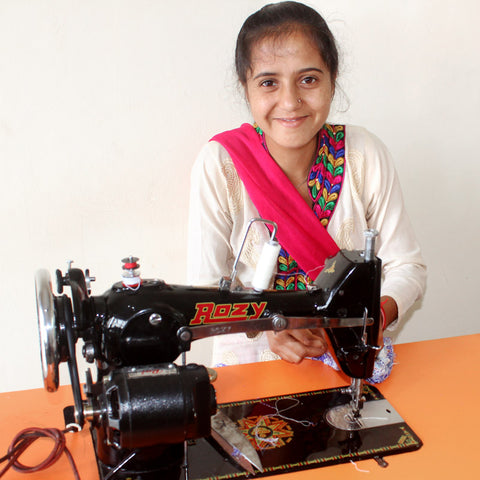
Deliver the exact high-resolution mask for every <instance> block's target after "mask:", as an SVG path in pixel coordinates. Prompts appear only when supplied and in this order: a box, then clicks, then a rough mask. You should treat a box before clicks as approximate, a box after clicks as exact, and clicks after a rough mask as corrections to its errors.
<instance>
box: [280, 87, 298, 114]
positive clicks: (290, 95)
mask: <svg viewBox="0 0 480 480" xmlns="http://www.w3.org/2000/svg"><path fill="white" fill-rule="evenodd" d="M299 98H300V93H299V92H298V88H297V87H296V86H295V85H283V86H282V88H281V89H280V98H279V103H280V105H281V106H282V107H283V108H286V109H289V110H296V109H297V108H298V107H299V106H300V103H301V101H299Z"/></svg>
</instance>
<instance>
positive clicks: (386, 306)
mask: <svg viewBox="0 0 480 480" xmlns="http://www.w3.org/2000/svg"><path fill="white" fill-rule="evenodd" d="M380 304H381V306H382V314H381V317H380V322H381V323H383V322H385V328H387V327H388V326H389V325H390V324H391V323H392V322H394V321H395V320H396V319H397V317H398V306H397V302H396V301H395V300H394V299H393V298H392V297H388V296H386V295H385V296H383V297H381V298H380ZM384 316H385V318H384ZM383 331H384V325H382V324H381V325H380V329H379V331H378V345H380V347H383Z"/></svg>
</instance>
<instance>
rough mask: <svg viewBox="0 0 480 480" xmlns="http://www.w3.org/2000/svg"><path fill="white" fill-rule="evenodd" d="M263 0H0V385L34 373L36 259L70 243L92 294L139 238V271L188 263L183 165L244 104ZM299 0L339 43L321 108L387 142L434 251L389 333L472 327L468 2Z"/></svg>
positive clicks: (479, 267)
mask: <svg viewBox="0 0 480 480" xmlns="http://www.w3.org/2000/svg"><path fill="white" fill-rule="evenodd" d="M264 3H267V2H264V1H255V0H238V1H234V2H225V1H224V0H204V1H198V0H184V1H182V2H178V3H177V2H167V1H163V0H156V1H154V0H131V1H126V0H103V1H98V0H82V1H80V0H77V1H76V0H52V1H47V0H36V1H33V0H32V1H27V0H0V159H1V165H2V180H3V182H2V188H1V189H0V221H1V223H2V236H1V242H2V244H1V247H2V248H1V250H2V253H3V259H2V263H3V268H2V271H3V275H2V276H1V278H0V292H1V297H0V300H1V301H0V322H1V336H0V372H1V373H0V390H1V391H9V390H17V389H23V388H32V387H39V386H41V384H42V382H41V373H40V361H39V353H38V335H37V326H36V310H35V298H34V297H35V295H34V285H33V276H34V272H35V271H36V270H37V269H38V268H47V269H48V270H50V271H51V272H52V275H53V273H54V271H55V269H56V268H59V267H60V268H62V269H63V268H64V266H65V261H66V260H69V259H73V260H75V263H74V265H75V266H77V267H79V268H90V270H91V271H92V273H93V274H94V275H96V277H97V282H96V283H95V284H94V285H93V287H94V293H95V294H100V293H102V292H103V291H104V290H106V289H107V288H108V287H109V286H110V285H111V284H112V283H113V282H115V281H116V280H117V279H118V277H119V275H120V271H121V263H120V260H121V258H123V257H124V256H126V255H129V254H135V255H137V256H139V257H140V258H141V265H142V273H143V275H144V276H145V277H153V276H155V277H161V278H163V279H165V280H166V281H168V282H171V283H182V282H184V281H185V270H186V260H185V248H186V219H187V201H188V191H189V171H190V167H191V164H192V162H193V160H194V157H195V155H196V153H197V152H198V150H199V149H200V147H201V145H202V144H203V143H204V142H206V141H207V140H208V139H209V138H210V136H212V135H213V134H214V133H216V132H218V131H221V130H224V129H228V128H233V127H235V126H237V125H239V124H240V123H241V122H242V121H246V120H247V121H248V120H249V117H248V112H247V111H246V109H245V107H244V105H243V101H242V96H241V95H240V94H239V93H238V90H237V87H236V83H235V79H234V76H233V73H232V72H233V49H234V42H235V37H236V34H237V32H238V29H239V28H240V26H241V23H242V22H243V20H244V19H245V18H246V16H247V15H248V14H250V13H251V12H253V11H254V10H256V9H257V8H259V7H260V6H261V5H263V4H264ZM309 4H310V5H312V6H314V7H316V8H318V10H319V11H320V12H321V13H323V14H324V16H325V17H326V19H327V21H328V22H329V24H330V26H331V28H332V29H333V31H334V32H335V34H336V35H337V38H338V41H339V43H340V47H341V50H342V52H343V65H342V79H341V82H340V83H341V85H342V87H343V90H344V92H345V96H340V97H339V98H337V110H336V111H335V112H334V113H333V115H332V118H333V119H334V120H337V121H342V122H348V123H356V124H361V125H364V126H366V127H367V128H369V129H370V130H372V131H374V132H375V133H376V134H377V135H379V136H380V137H381V138H382V139H383V140H384V141H385V143H386V144H387V145H388V146H389V148H390V150H391V151H392V153H393V155H394V157H395V159H396V162H397V167H398V171H399V174H400V177H401V181H402V185H403V188H404V194H405V201H406V204H407V207H408V209H409V211H410V214H411V217H412V221H413V223H414V225H415V227H416V230H417V232H418V237H419V240H420V242H421V244H422V246H423V251H424V255H425V258H426V260H427V262H428V266H429V283H428V291H427V295H426V297H425V299H424V301H423V302H422V305H421V306H419V309H418V310H417V311H415V313H414V315H413V317H412V318H411V319H410V320H409V321H408V322H407V323H406V324H405V325H404V327H403V328H402V329H401V331H400V333H399V336H398V341H399V342H406V341H416V340H423V339H429V338H437V337H446V336H454V335H461V334H469V333H478V332H480V328H479V326H478V321H477V317H478V313H477V311H476V308H475V299H476V294H477V286H478V280H477V278H476V273H477V272H478V271H480V263H479V260H478V254H477V247H478V239H479V221H478V218H479V213H480V212H479V203H480V189H479V188H478V187H477V182H478V180H479V178H480V175H479V169H480V167H479V163H480V162H479V161H478V160H479V159H478V156H479V154H478V148H477V145H476V144H475V141H476V139H477V138H476V137H477V135H478V134H479V133H480V130H479V121H478V116H477V112H478V111H480V100H479V97H480V94H479V91H480V66H479V60H478V45H479V44H480V34H479V30H478V28H477V20H478V18H479V15H480V7H479V4H478V2H476V1H475V0H451V1H450V0H436V1H428V0H402V1H398V2H385V1H374V0H366V1H363V2H358V1H355V0H336V1H335V2H327V1H322V0H316V1H314V0H312V1H310V2H309ZM347 97H348V101H347ZM347 103H348V104H349V108H348V110H347V111H346V112H342V111H340V110H343V108H344V107H345V106H346V104H347ZM420 307H421V308H420ZM202 348H203V347H200V346H197V348H196V349H195V350H196V352H195V354H194V355H192V359H193V360H196V359H198V358H200V359H203V358H208V357H205V355H204V352H202V351H201V350H202ZM449 353H453V352H449Z"/></svg>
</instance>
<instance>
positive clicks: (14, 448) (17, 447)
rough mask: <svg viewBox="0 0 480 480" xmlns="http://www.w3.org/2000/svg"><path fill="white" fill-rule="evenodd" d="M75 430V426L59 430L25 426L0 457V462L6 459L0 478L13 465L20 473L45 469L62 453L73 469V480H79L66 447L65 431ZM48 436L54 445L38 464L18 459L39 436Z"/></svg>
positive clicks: (75, 467) (73, 462)
mask: <svg viewBox="0 0 480 480" xmlns="http://www.w3.org/2000/svg"><path fill="white" fill-rule="evenodd" d="M73 431H76V429H75V428H73V427H71V428H67V429H65V430H59V429H58V428H37V427H33V428H26V429H24V430H22V431H20V432H19V433H17V435H16V436H15V437H14V439H13V440H12V443H11V444H10V446H9V447H8V453H7V454H6V455H5V456H4V457H2V458H0V463H3V462H5V461H8V462H7V464H6V465H5V467H4V468H3V470H1V471H0V478H1V477H3V475H4V474H5V473H6V472H7V471H8V470H9V469H10V467H13V469H14V470H16V471H17V472H21V473H33V472H38V471H40V470H45V469H46V468H49V467H51V466H52V465H53V464H54V463H55V462H56V461H57V460H59V458H60V457H61V456H62V453H65V455H66V456H67V458H68V461H69V462H70V466H71V467H72V470H73V475H74V477H75V480H80V475H79V474H78V470H77V466H76V465H75V461H74V460H73V457H72V454H71V453H70V450H68V448H67V444H66V439H65V433H67V432H73ZM45 437H46V438H50V439H52V440H53V442H54V446H53V448H52V450H51V452H50V454H49V455H48V457H47V458H46V459H45V460H43V461H42V462H40V463H39V464H38V465H32V466H30V465H25V464H23V463H21V462H20V461H19V457H20V455H22V453H23V452H24V451H25V450H26V449H27V448H28V447H29V446H30V445H31V444H32V443H33V442H35V440H38V439H39V438H45Z"/></svg>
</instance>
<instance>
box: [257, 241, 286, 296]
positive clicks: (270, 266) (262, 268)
mask: <svg viewBox="0 0 480 480" xmlns="http://www.w3.org/2000/svg"><path fill="white" fill-rule="evenodd" d="M279 253H280V244H279V243H278V242H277V241H276V240H270V241H268V242H266V243H265V244H264V245H263V248H262V253H261V254H260V259H259V260H258V263H257V268H256V270H255V275H254V276H253V280H252V286H253V289H254V290H255V291H257V292H262V291H263V290H267V289H268V287H269V286H270V281H271V279H272V275H273V273H274V272H275V270H276V267H277V259H278V254H279Z"/></svg>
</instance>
